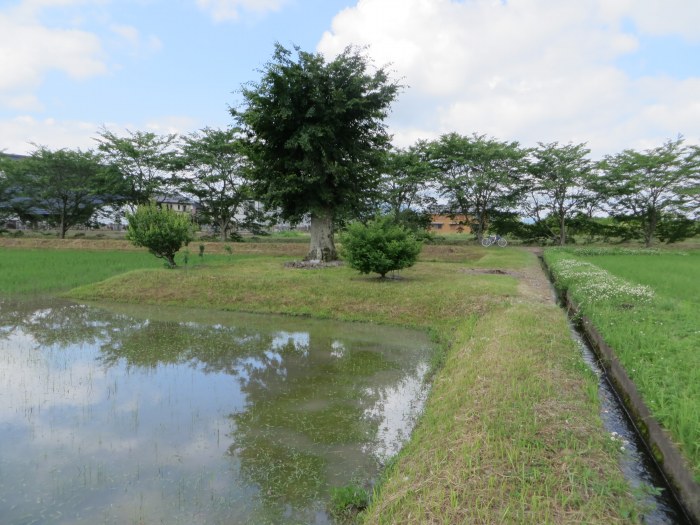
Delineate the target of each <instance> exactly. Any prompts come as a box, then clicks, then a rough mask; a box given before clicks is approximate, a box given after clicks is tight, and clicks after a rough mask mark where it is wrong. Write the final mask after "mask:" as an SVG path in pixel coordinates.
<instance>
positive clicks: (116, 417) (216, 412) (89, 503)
mask: <svg viewBox="0 0 700 525" xmlns="http://www.w3.org/2000/svg"><path fill="white" fill-rule="evenodd" d="M429 351H430V350H429V343H428V341H427V340H426V337H425V336H424V335H423V334H420V333H416V332H412V331H405V330H400V329H392V328H386V327H376V326H368V325H362V324H342V323H336V322H327V321H311V320H306V319H300V318H284V317H275V316H253V315H239V314H235V315H234V314H229V313H223V312H205V311H198V310H181V309H162V308H160V309H156V308H141V307H134V306H128V307H121V308H117V307H114V306H111V307H108V308H107V307H104V306H102V307H96V306H86V305H77V304H73V303H68V302H57V301H53V302H46V301H43V302H40V301H36V302H34V303H28V302H24V303H18V302H14V303H13V302H8V301H5V302H0V518H1V519H0V522H2V523H3V524H25V523H27V524H29V523H51V524H74V523H90V524H94V523H109V524H112V523H114V524H120V525H121V524H124V523H148V524H151V523H167V524H178V523H182V524H188V525H190V524H197V523H202V524H203V523H207V524H211V523H256V524H258V523H328V522H330V521H331V519H330V517H329V515H328V513H327V511H326V504H327V501H328V499H329V492H330V489H331V488H332V487H336V486H342V485H346V484H348V483H351V482H354V483H357V484H361V485H365V486H369V485H371V483H372V481H373V479H374V478H375V476H376V475H377V473H378V471H379V468H380V467H381V465H382V464H383V463H384V462H385V461H386V460H387V459H388V458H389V457H391V456H392V455H393V454H395V453H396V452H397V451H398V449H399V448H400V446H401V444H402V443H403V441H404V440H405V439H406V437H407V436H408V434H409V433H410V430H411V428H412V424H413V422H414V420H415V417H416V415H417V414H418V412H419V411H420V409H421V407H422V404H423V401H424V398H425V395H426V390H425V388H424V382H423V378H424V374H425V371H426V370H427V359H428V356H429Z"/></svg>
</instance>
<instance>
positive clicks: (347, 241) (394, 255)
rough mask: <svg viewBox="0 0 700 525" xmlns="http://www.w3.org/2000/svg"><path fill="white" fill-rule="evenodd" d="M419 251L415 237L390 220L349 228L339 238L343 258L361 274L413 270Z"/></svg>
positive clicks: (354, 224)
mask: <svg viewBox="0 0 700 525" xmlns="http://www.w3.org/2000/svg"><path fill="white" fill-rule="evenodd" d="M421 248H422V243H421V241H419V240H417V239H416V237H415V235H414V234H413V233H412V232H411V231H410V230H408V229H407V228H405V227H404V226H401V225H399V224H396V222H394V221H393V220H392V218H391V217H377V218H375V219H374V220H371V221H369V222H368V223H367V224H362V223H360V222H355V223H351V224H350V225H348V227H347V229H346V231H345V233H344V234H343V236H342V252H341V253H342V255H343V258H344V259H345V261H346V262H347V263H348V264H349V265H350V267H351V268H354V269H355V270H358V271H359V272H360V273H363V274H368V273H378V274H379V275H381V276H382V278H383V277H385V276H386V274H387V273H388V272H392V271H396V270H402V269H403V268H408V267H410V266H413V265H414V264H415V263H416V260H417V259H418V255H419V254H420V251H421Z"/></svg>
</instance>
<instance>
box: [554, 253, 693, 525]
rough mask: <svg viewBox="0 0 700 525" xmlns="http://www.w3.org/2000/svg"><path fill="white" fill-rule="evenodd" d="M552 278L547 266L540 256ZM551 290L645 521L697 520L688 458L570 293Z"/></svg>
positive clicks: (672, 522) (668, 522)
mask: <svg viewBox="0 0 700 525" xmlns="http://www.w3.org/2000/svg"><path fill="white" fill-rule="evenodd" d="M540 261H541V263H542V265H543V268H544V270H545V273H546V274H547V275H548V277H549V278H550V282H552V281H553V280H552V277H551V274H550V272H549V269H548V268H547V266H546V264H545V263H544V261H543V260H542V258H540ZM552 293H553V294H555V295H556V296H557V298H558V300H559V302H560V304H561V305H562V307H564V308H565V309H566V310H567V313H568V314H569V318H570V319H571V331H572V337H573V338H574V340H576V341H577V343H578V344H579V347H580V348H581V351H582V354H583V358H584V360H585V361H586V363H587V364H588V366H589V367H590V368H591V369H592V370H593V372H594V373H595V374H596V376H598V378H599V396H600V399H601V418H602V420H603V424H604V425H605V428H606V429H607V430H608V431H609V432H610V433H611V439H615V440H617V441H619V443H620V447H621V449H622V450H623V451H624V454H623V459H622V465H621V468H622V471H623V473H624V475H625V477H626V478H627V479H628V481H629V483H630V485H631V486H632V487H633V488H634V489H635V491H636V492H638V493H639V494H640V496H639V497H640V498H641V499H642V502H643V504H644V506H645V507H647V508H649V509H650V510H648V511H647V512H646V513H645V516H644V521H645V523H654V524H661V523H664V524H696V525H697V524H698V523H700V485H699V484H698V483H697V482H696V481H695V480H694V479H693V474H692V470H691V468H690V465H689V464H688V462H687V460H686V459H685V458H684V457H683V456H682V455H681V452H680V450H679V449H678V447H677V446H676V445H675V444H674V443H673V441H672V439H671V437H670V436H669V434H668V432H667V431H666V430H664V429H663V428H661V426H660V425H659V423H658V422H657V421H656V420H655V419H654V417H653V416H652V415H651V412H650V410H649V408H648V407H647V405H646V404H645V402H644V400H643V399H642V397H641V395H640V394H639V392H638V390H637V388H636V386H635V384H634V383H633V382H632V380H631V379H630V378H629V376H628V375H627V373H626V372H625V369H624V368H623V366H622V365H621V363H620V361H619V360H618V358H617V356H616V355H615V351H614V349H613V348H611V347H610V346H609V345H608V344H607V343H606V342H605V340H604V338H603V337H602V335H601V334H600V333H599V332H598V330H597V329H596V327H595V326H594V325H593V323H592V322H591V321H590V320H589V319H588V318H586V317H585V316H583V315H581V313H580V311H579V308H578V305H577V304H576V303H575V302H574V301H573V299H572V298H571V297H570V295H569V294H568V293H566V292H565V291H561V290H556V288H555V287H554V284H552Z"/></svg>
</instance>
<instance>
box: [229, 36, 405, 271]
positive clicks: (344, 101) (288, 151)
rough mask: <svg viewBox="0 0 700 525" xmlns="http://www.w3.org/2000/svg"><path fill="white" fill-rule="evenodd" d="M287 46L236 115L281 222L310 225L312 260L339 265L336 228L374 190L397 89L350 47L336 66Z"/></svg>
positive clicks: (261, 194)
mask: <svg viewBox="0 0 700 525" xmlns="http://www.w3.org/2000/svg"><path fill="white" fill-rule="evenodd" d="M295 54H296V56H294V53H293V52H292V51H290V50H288V49H285V48H284V47H282V46H281V45H279V44H278V45H277V46H276V47H275V52H274V55H273V57H272V60H271V61H270V62H269V63H268V64H266V65H265V67H264V68H263V70H262V78H261V80H260V81H259V82H257V83H250V84H247V85H245V86H244V87H243V88H242V95H243V99H244V103H243V106H242V107H241V108H239V109H236V108H233V109H232V110H231V113H232V115H233V116H234V117H235V118H236V120H237V121H238V123H239V124H240V125H241V127H242V129H243V130H244V132H245V133H246V137H247V152H248V156H249V158H250V160H251V162H252V167H253V169H252V177H253V180H254V189H255V192H256V195H257V197H258V198H259V199H261V200H262V201H264V202H265V203H266V204H267V205H268V207H270V208H274V209H278V210H279V213H280V215H281V217H282V218H283V219H285V220H289V221H291V222H297V221H299V220H301V219H302V217H303V216H305V215H307V214H308V215H310V218H311V245H310V249H309V253H308V255H307V257H306V258H307V259H308V260H323V261H327V260H333V259H336V258H337V253H336V249H335V244H334V242H333V234H334V223H335V222H336V221H337V220H338V219H340V218H343V217H347V216H352V215H353V214H354V213H356V212H357V211H358V209H359V208H360V207H361V205H362V203H363V202H364V201H365V198H366V196H367V193H368V192H370V191H373V190H374V189H375V188H376V184H377V180H378V177H379V167H380V166H381V164H382V160H383V156H384V152H385V150H386V148H387V147H388V145H389V135H388V134H387V131H386V127H385V125H384V119H385V117H386V116H387V112H388V110H389V106H390V104H391V103H392V101H393V100H394V99H395V98H396V96H397V93H398V90H399V86H398V84H396V83H395V82H392V81H391V80H390V79H389V77H388V74H387V72H386V71H385V70H384V69H383V68H380V69H376V70H371V66H370V63H369V61H368V59H367V58H366V57H365V56H364V55H362V54H361V53H360V52H359V51H357V50H354V49H351V48H347V49H345V51H344V52H343V53H341V54H340V55H338V56H337V57H336V58H334V59H333V60H330V61H326V59H325V58H324V57H323V56H322V55H321V54H313V53H308V52H304V51H301V50H300V49H299V48H295Z"/></svg>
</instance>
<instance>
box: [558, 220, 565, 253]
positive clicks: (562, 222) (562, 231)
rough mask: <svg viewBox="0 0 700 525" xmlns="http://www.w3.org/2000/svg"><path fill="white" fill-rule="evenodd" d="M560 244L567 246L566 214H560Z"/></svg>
mask: <svg viewBox="0 0 700 525" xmlns="http://www.w3.org/2000/svg"><path fill="white" fill-rule="evenodd" d="M559 246H566V216H565V215H563V214H562V215H560V216H559Z"/></svg>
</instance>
